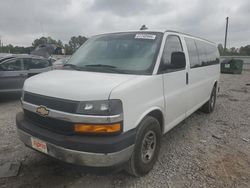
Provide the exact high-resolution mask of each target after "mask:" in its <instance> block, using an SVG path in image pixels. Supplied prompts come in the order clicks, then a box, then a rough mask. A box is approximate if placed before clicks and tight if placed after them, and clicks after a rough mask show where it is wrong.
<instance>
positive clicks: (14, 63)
mask: <svg viewBox="0 0 250 188" xmlns="http://www.w3.org/2000/svg"><path fill="white" fill-rule="evenodd" d="M0 67H1V70H4V71H19V70H22V64H21V60H20V59H11V60H9V61H6V62H3V63H2V64H1V65H0Z"/></svg>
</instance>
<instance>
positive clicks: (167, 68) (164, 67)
mask: <svg viewBox="0 0 250 188" xmlns="http://www.w3.org/2000/svg"><path fill="white" fill-rule="evenodd" d="M182 51H183V49H182V45H181V41H180V38H179V37H178V36H176V35H169V36H168V37H167V39H166V43H165V46H164V50H163V54H162V58H161V64H160V68H159V72H173V71H175V70H177V69H178V70H179V68H176V67H175V66H174V65H172V64H171V55H172V53H173V52H182Z"/></svg>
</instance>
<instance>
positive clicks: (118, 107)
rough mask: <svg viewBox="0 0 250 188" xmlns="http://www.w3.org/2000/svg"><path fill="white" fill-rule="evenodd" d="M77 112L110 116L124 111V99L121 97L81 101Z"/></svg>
mask: <svg viewBox="0 0 250 188" xmlns="http://www.w3.org/2000/svg"><path fill="white" fill-rule="evenodd" d="M76 113H78V114H85V115H101V116H110V115H117V114H121V113H122V101H121V100H119V99H110V100H100V101H85V102H80V103H79V105H78V108H77V111H76Z"/></svg>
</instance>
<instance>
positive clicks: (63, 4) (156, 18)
mask: <svg viewBox="0 0 250 188" xmlns="http://www.w3.org/2000/svg"><path fill="white" fill-rule="evenodd" d="M227 16H229V17H230V20H229V33H228V47H232V46H237V47H239V46H242V45H247V44H250V0H237V1H236V0H209V1H205V0H39V1H37V0H1V1H0V36H1V38H2V41H3V43H4V44H9V43H11V44H14V45H20V46H30V45H31V43H32V41H34V39H36V38H38V37H41V36H43V35H45V36H51V37H52V38H55V39H61V40H62V41H63V42H64V43H65V42H68V40H69V39H70V37H71V36H74V35H75V36H77V35H84V36H87V37H89V36H92V35H94V34H98V33H105V32H114V31H123V30H135V29H139V28H140V26H141V25H142V24H146V25H147V27H148V28H150V29H155V28H164V29H171V30H178V31H182V32H186V33H190V34H192V35H196V36H200V37H203V38H206V39H209V40H211V41H214V42H216V43H224V32H225V18H226V17H227Z"/></svg>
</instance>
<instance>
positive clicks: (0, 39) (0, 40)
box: [0, 35, 2, 52]
mask: <svg viewBox="0 0 250 188" xmlns="http://www.w3.org/2000/svg"><path fill="white" fill-rule="evenodd" d="M0 52H2V36H1V35H0Z"/></svg>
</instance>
